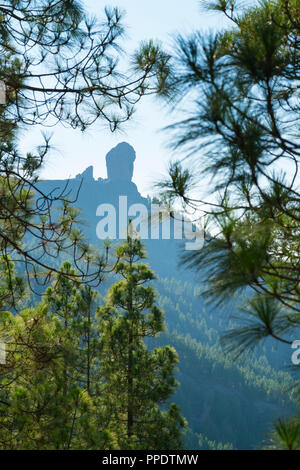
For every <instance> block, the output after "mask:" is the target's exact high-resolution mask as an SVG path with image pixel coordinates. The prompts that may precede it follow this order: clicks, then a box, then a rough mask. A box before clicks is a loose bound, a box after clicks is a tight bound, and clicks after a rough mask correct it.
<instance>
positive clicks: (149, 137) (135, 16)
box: [20, 0, 225, 194]
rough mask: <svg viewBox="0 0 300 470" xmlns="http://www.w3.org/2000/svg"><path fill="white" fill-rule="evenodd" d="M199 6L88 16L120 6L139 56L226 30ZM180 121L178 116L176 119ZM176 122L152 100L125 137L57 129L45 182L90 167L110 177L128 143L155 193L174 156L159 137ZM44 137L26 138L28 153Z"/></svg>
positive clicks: (163, 2) (144, 5)
mask: <svg viewBox="0 0 300 470" xmlns="http://www.w3.org/2000/svg"><path fill="white" fill-rule="evenodd" d="M199 3H200V2H199V1H198V0H184V1H183V0H151V1H149V0H148V1H145V0H144V1H141V0H119V1H117V2H110V1H106V2H104V1H102V0H85V1H84V4H85V6H86V9H87V11H90V12H91V13H93V14H96V15H97V16H101V15H102V12H103V8H104V6H105V5H108V6H116V5H117V6H119V7H120V8H121V9H124V10H125V11H126V17H125V24H126V25H127V26H128V30H127V31H128V36H129V39H128V40H127V42H126V51H128V53H131V52H133V50H134V49H135V48H136V47H137V45H138V44H139V42H140V41H142V40H144V39H150V38H153V39H158V40H161V41H162V43H163V44H164V45H165V46H167V47H168V45H170V44H171V39H170V35H171V34H174V33H176V32H180V33H184V32H191V31H192V30H195V29H207V28H213V29H217V28H218V29H219V28H221V27H222V26H224V24H225V23H224V18H223V16H222V15H213V14H211V13H205V14H204V13H203V12H201V11H200V8H199ZM175 118H176V119H177V118H178V114H176V116H174V119H175ZM171 119H172V117H171V116H170V114H169V112H167V110H163V109H162V106H161V103H160V102H158V101H156V100H154V99H153V98H152V97H147V98H146V99H144V100H143V102H141V103H140V104H139V105H138V109H137V112H136V114H135V116H134V118H133V120H132V121H131V122H129V123H128V124H127V125H126V126H124V127H123V133H122V134H112V133H110V132H109V131H108V130H103V126H101V125H97V124H96V125H94V126H92V127H91V128H90V129H89V130H88V132H87V133H85V134H82V133H81V132H80V131H74V130H72V129H65V128H59V127H57V128H55V131H54V134H53V137H52V144H53V146H54V147H55V149H56V150H54V151H52V152H51V154H50V155H49V156H48V158H47V161H46V162H45V166H44V169H43V170H42V173H41V176H42V177H43V178H47V179H64V178H69V177H74V176H75V175H76V174H78V173H81V172H82V171H83V170H85V168H87V167H88V166H89V165H93V166H94V176H95V177H96V178H98V177H99V176H101V177H106V169H105V155H106V153H107V152H108V151H109V150H110V149H111V148H112V147H113V146H115V145H117V144H118V143H119V142H122V141H127V142H128V143H130V144H131V145H132V146H133V147H134V148H135V150H136V154H137V159H136V162H135V173H134V181H135V183H136V184H137V185H138V187H139V189H140V190H141V191H142V193H143V194H147V193H149V194H150V193H151V188H152V186H153V181H154V180H156V179H158V178H159V177H160V176H161V175H162V174H164V173H165V170H166V167H167V163H168V160H169V159H170V157H171V155H170V151H169V150H168V149H167V147H166V140H167V139H166V134H164V133H162V132H159V131H160V129H162V128H163V127H164V126H165V125H167V124H169V123H170V122H171ZM38 138H39V131H38V130H35V131H32V132H30V133H26V134H23V135H22V137H21V139H20V140H21V142H22V148H23V150H30V149H31V148H32V146H33V144H34V143H35V142H38Z"/></svg>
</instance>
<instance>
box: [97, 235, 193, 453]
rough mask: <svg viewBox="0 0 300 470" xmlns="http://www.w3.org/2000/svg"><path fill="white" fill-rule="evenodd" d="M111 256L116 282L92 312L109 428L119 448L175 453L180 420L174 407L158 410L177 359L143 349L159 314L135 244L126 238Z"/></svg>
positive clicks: (157, 328)
mask: <svg viewBox="0 0 300 470" xmlns="http://www.w3.org/2000/svg"><path fill="white" fill-rule="evenodd" d="M117 256H118V258H119V262H118V263H117V266H116V273H117V274H118V275H120V277H121V280H120V281H119V282H116V283H115V284H114V285H113V286H112V287H111V288H110V289H109V291H108V295H107V297H106V304H105V305H104V306H102V307H100V308H99V309H98V312H97V318H98V321H99V330H100V334H101V336H100V349H101V353H100V369H101V376H102V379H103V387H102V396H103V399H104V403H105V406H106V408H107V412H108V413H110V416H111V419H110V424H109V429H110V431H111V432H113V433H114V434H115V435H116V436H117V439H118V445H119V447H120V448H121V449H178V448H181V446H182V430H183V428H184V426H185V421H184V419H183V417H182V416H181V414H180V411H179V409H178V408H177V406H176V405H175V404H171V405H170V406H169V407H166V406H164V408H162V406H163V405H165V403H166V401H167V400H168V399H169V397H170V396H171V394H172V393H173V391H174V389H175V388H176V386H177V382H176V380H175V378H174V368H175V366H176V364H177V362H178V359H177V354H176V351H175V350H174V349H173V348H171V347H170V346H165V347H160V348H155V349H153V350H152V351H151V350H149V349H148V348H147V346H146V344H145V339H146V338H148V337H155V336H156V335H157V334H158V333H160V332H161V331H163V329H164V321H163V313H162V311H161V310H159V309H158V308H157V307H156V305H155V291H154V289H153V288H152V287H151V286H149V285H148V283H149V281H152V280H153V279H154V274H153V272H152V271H151V270H150V269H149V268H148V266H147V265H146V264H144V263H141V260H142V259H144V258H145V252H144V249H143V246H142V244H141V242H140V241H139V240H137V239H132V238H131V237H128V238H127V241H126V242H125V243H124V244H122V245H121V246H119V248H118V249H117Z"/></svg>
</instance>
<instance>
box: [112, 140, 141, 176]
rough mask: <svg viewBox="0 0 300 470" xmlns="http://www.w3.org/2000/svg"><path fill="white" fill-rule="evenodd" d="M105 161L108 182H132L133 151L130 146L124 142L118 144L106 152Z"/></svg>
mask: <svg viewBox="0 0 300 470" xmlns="http://www.w3.org/2000/svg"><path fill="white" fill-rule="evenodd" d="M105 160H106V169H107V177H108V180H109V181H118V180H122V181H127V182H130V181H131V180H132V176H133V165H134V160H135V150H134V148H133V147H131V145H129V144H127V143H126V142H122V143H120V144H118V145H117V146H116V147H114V148H113V149H111V150H110V151H109V152H108V154H107V155H106V157H105Z"/></svg>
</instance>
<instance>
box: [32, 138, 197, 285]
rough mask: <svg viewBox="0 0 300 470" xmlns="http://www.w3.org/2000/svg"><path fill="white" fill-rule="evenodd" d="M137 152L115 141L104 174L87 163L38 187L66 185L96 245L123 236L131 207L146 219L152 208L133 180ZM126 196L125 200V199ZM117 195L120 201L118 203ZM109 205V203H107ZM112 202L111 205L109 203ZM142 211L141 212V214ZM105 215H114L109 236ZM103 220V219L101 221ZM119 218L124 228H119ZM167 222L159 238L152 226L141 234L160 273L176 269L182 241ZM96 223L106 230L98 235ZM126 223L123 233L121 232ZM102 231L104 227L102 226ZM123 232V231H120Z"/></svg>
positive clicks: (187, 274)
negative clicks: (69, 176) (68, 176)
mask: <svg viewBox="0 0 300 470" xmlns="http://www.w3.org/2000/svg"><path fill="white" fill-rule="evenodd" d="M135 159H136V153H135V150H134V148H133V147H132V146H131V145H129V144H128V143H126V142H122V143H120V144H118V145H117V146H116V147H114V148H112V149H111V150H110V151H109V152H108V153H107V155H106V157H105V160H106V168H107V178H105V179H104V178H98V179H97V180H96V179H95V178H94V176H93V167H92V166H89V167H88V168H87V169H86V170H85V171H84V172H83V173H81V174H78V175H76V177H75V178H73V179H70V180H48V181H40V183H39V186H40V188H41V190H42V191H43V192H44V193H46V194H48V193H51V194H52V196H53V195H59V194H60V193H61V191H62V190H63V189H64V188H65V187H67V189H66V193H68V195H69V197H70V198H71V199H72V200H74V199H76V200H75V202H74V205H75V206H76V207H78V208H79V209H80V210H81V220H82V221H83V222H84V225H82V227H81V229H82V230H83V232H84V234H85V236H86V237H87V239H88V240H89V242H90V243H92V244H93V245H95V246H96V247H99V249H100V247H101V246H102V245H103V239H105V238H111V239H116V240H118V239H124V238H125V236H126V229H127V224H128V220H129V217H131V216H132V215H133V214H132V213H130V208H131V210H132V209H133V210H134V212H135V217H133V219H135V218H136V216H137V217H143V220H144V221H145V220H147V217H148V215H149V214H150V210H151V201H150V199H149V198H145V197H143V196H142V195H141V194H140V192H139V191H138V188H137V186H136V184H135V183H134V182H133V181H132V178H133V175H134V161H135ZM124 196H126V198H125V199H126V200H125V199H124ZM120 198H122V202H121V205H120ZM108 206H109V207H108ZM111 206H113V207H111ZM143 211H144V214H142V213H143ZM108 216H111V217H113V218H115V221H116V224H115V225H116V227H115V228H116V230H115V232H116V236H115V237H114V236H112V232H111V231H110V230H109V229H110V227H108V226H107V227H104V225H105V221H106V220H108ZM101 221H102V222H101ZM121 222H122V227H123V230H121ZM168 223H169V224H170V236H169V237H168V234H167V236H165V235H163V233H162V228H161V225H160V227H159V231H158V235H157V237H156V238H158V239H153V237H152V239H150V238H151V234H152V232H151V230H150V224H149V231H148V235H147V237H143V236H141V239H142V240H143V241H144V243H145V245H146V249H147V253H148V257H149V263H150V265H151V266H152V268H153V269H154V270H155V271H156V272H157V274H158V275H160V276H168V275H169V274H170V272H171V271H174V270H177V269H178V260H179V253H180V248H181V246H182V244H183V241H181V240H175V239H174V237H173V235H172V234H173V231H172V230H173V220H170V221H169V222H168ZM99 224H102V226H103V227H104V229H105V230H107V235H106V236H105V233H104V234H103V235H102V237H101V238H100V237H99V230H97V227H98V228H99ZM124 227H125V236H124ZM102 232H103V230H102ZM122 234H123V235H122ZM181 273H182V276H183V277H184V278H185V279H188V278H191V276H192V275H191V273H190V272H187V271H183V270H181Z"/></svg>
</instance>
